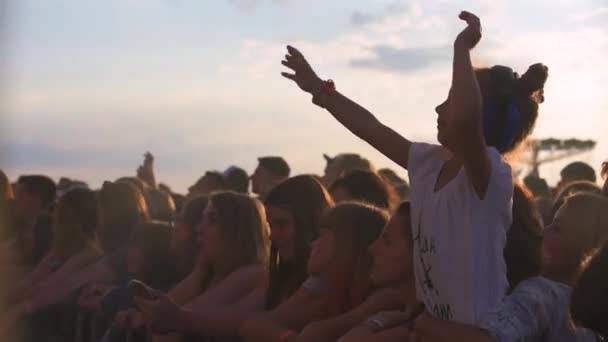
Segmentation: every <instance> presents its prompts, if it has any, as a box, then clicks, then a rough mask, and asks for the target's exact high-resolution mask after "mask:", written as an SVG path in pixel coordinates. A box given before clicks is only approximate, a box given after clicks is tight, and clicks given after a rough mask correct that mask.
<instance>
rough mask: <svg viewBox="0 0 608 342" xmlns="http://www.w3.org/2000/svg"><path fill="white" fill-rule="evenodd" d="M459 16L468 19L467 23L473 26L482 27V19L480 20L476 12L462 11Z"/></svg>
mask: <svg viewBox="0 0 608 342" xmlns="http://www.w3.org/2000/svg"><path fill="white" fill-rule="evenodd" d="M458 18H460V19H462V20H464V21H466V23H467V24H468V25H469V26H472V27H475V28H478V27H481V21H480V20H479V17H477V16H476V15H475V14H473V13H471V12H467V11H462V12H460V15H458Z"/></svg>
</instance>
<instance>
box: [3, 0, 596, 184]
mask: <svg viewBox="0 0 608 342" xmlns="http://www.w3.org/2000/svg"><path fill="white" fill-rule="evenodd" d="M0 6H1V7H0V58H1V59H0V76H1V77H0V97H1V98H0V111H1V112H0V113H1V114H2V117H1V121H0V168H2V169H3V170H4V171H5V172H6V173H7V174H8V176H9V177H10V178H11V179H15V178H16V177H18V175H20V174H25V173H43V174H47V175H50V176H52V177H54V178H56V179H57V178H58V177H60V176H67V177H71V178H76V179H82V180H85V181H87V182H89V183H90V184H91V185H92V186H94V187H95V186H99V185H100V184H101V182H102V181H103V180H112V179H115V178H118V177H119V176H124V175H133V174H134V173H135V170H136V168H137V166H138V165H139V164H140V163H141V161H142V159H143V154H144V152H145V151H151V152H152V153H153V154H154V155H155V157H156V173H157V179H159V180H160V181H163V182H166V183H168V184H169V185H171V186H172V187H173V188H174V189H175V190H178V191H184V190H185V189H186V188H187V186H188V185H190V184H192V183H193V182H194V181H195V180H196V179H197V178H198V177H199V176H200V175H202V174H203V173H204V172H205V171H206V170H224V169H225V168H227V167H228V166H230V165H233V164H236V165H239V166H241V167H244V168H245V169H246V170H248V171H249V172H251V171H253V169H254V168H255V166H256V163H257V157H259V156H267V155H281V156H284V157H285V158H286V159H287V161H288V162H289V163H290V164H291V166H292V169H293V171H294V173H303V172H306V173H317V174H320V173H322V171H323V167H324V160H323V158H322V154H323V153H327V154H330V155H333V154H337V153H340V152H351V151H352V152H358V153H361V154H363V155H365V156H367V157H369V158H370V159H371V160H372V161H373V162H374V163H376V165H377V166H379V167H385V166H388V167H393V168H395V169H396V168H397V167H396V166H395V165H394V164H392V163H391V162H390V161H389V160H387V159H386V158H385V157H383V156H382V155H381V154H379V153H378V152H376V151H374V150H373V149H372V148H370V147H369V146H367V145H366V144H365V143H364V142H362V141H360V140H358V139H357V138H356V137H354V136H353V135H351V134H350V133H349V132H348V131H347V130H346V129H344V128H343V127H341V126H340V125H339V124H338V123H337V122H336V121H335V120H334V119H333V118H332V117H331V115H330V114H329V113H327V112H325V111H323V110H322V109H320V108H317V107H316V106H314V105H313V104H311V102H310V96H308V95H307V94H305V93H303V92H302V91H300V90H299V89H298V88H297V87H296V86H295V85H294V84H291V83H290V82H289V81H288V80H285V79H283V78H282V77H281V76H280V72H281V71H284V70H283V69H282V66H281V65H280V61H281V59H282V57H283V55H284V54H285V45H287V44H292V45H294V46H296V47H298V48H299V49H300V50H301V51H302V52H303V53H304V54H305V55H306V56H307V58H308V59H309V61H310V63H311V64H312V65H313V67H314V68H315V69H316V70H317V72H318V74H319V75H320V76H321V77H324V78H331V79H333V80H334V81H335V82H336V85H337V87H338V89H339V90H340V91H341V92H342V93H344V94H346V95H347V96H349V97H351V98H352V99H354V100H355V101H357V102H359V103H360V104H362V105H363V106H365V107H366V108H368V109H369V110H370V111H372V112H373V113H374V114H375V115H376V116H377V117H378V118H379V119H380V120H381V121H383V122H385V123H386V124H388V125H389V126H391V127H393V128H394V129H395V130H397V131H398V132H400V133H402V134H403V135H404V136H406V137H407V138H409V139H411V140H415V141H426V142H435V141H436V139H435V136H436V132H435V130H436V128H435V127H436V118H435V113H434V108H435V106H436V105H437V104H438V103H440V102H442V101H443V99H444V98H445V96H446V94H447V91H448V89H449V87H450V77H451V49H450V46H451V44H452V42H453V40H454V38H455V36H456V35H457V33H458V32H459V31H460V30H461V29H462V28H463V24H462V22H460V21H459V20H458V19H457V15H458V13H459V12H460V10H465V9H466V10H469V11H472V12H474V13H477V14H478V15H479V16H480V17H481V20H482V24H483V28H484V29H483V32H484V37H483V38H482V41H481V43H480V44H479V46H478V47H477V48H476V49H475V50H474V51H473V60H474V63H475V65H476V66H492V65H495V64H501V65H508V66H511V67H513V68H514V69H515V70H516V71H518V72H519V73H520V74H521V73H523V72H525V71H526V69H527V67H528V66H529V65H531V64H534V63H536V62H543V63H545V64H546V65H547V66H548V67H549V73H550V76H549V80H548V82H547V85H546V87H545V99H546V101H545V103H543V104H542V105H541V112H540V117H539V120H538V122H537V127H536V130H535V132H534V137H537V138H545V137H557V138H570V137H578V138H583V139H595V140H597V141H598V146H597V148H596V149H595V150H594V151H592V152H589V153H586V154H583V155H581V156H579V157H578V159H581V160H584V161H586V162H588V163H590V164H591V165H592V166H594V167H599V165H600V163H601V162H602V161H603V160H604V159H608V138H607V136H606V133H607V132H608V96H606V95H607V94H608V64H607V63H605V61H606V58H607V56H608V2H606V0H577V1H574V0H463V1H460V0H425V1H411V0H331V1H325V0H214V1H211V0H203V1H200V0H104V1H98V0H97V1H94V0H0ZM561 166H563V163H556V164H552V165H550V166H547V167H544V168H542V169H541V172H542V175H543V176H545V177H547V178H548V179H549V180H550V181H551V182H555V181H556V177H557V176H558V173H559V169H560V168H561ZM401 173H402V174H403V175H405V174H406V173H405V171H403V172H401Z"/></svg>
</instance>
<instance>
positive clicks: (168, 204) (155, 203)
mask: <svg viewBox="0 0 608 342" xmlns="http://www.w3.org/2000/svg"><path fill="white" fill-rule="evenodd" d="M146 203H147V204H148V210H149V212H150V218H151V219H152V220H159V221H165V222H168V221H170V220H171V217H173V214H174V213H175V203H174V202H173V198H172V197H171V195H169V194H168V193H166V192H164V191H160V190H156V189H152V190H150V191H148V196H147V201H146Z"/></svg>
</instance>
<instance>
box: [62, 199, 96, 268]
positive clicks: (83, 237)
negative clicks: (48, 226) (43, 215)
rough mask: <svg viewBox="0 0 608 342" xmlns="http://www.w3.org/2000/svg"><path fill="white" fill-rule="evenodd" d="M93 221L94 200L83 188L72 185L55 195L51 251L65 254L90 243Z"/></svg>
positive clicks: (93, 237)
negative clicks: (68, 189) (65, 190)
mask: <svg viewBox="0 0 608 342" xmlns="http://www.w3.org/2000/svg"><path fill="white" fill-rule="evenodd" d="M96 225H97V200H96V198H95V193H94V192H93V191H91V190H87V189H74V190H71V191H69V192H67V193H66V194H64V195H63V196H61V198H60V199H59V202H58V203H57V206H56V207H55V212H54V220H53V246H52V249H53V252H54V253H56V254H57V255H58V256H60V257H61V258H69V257H71V256H73V255H74V254H76V253H78V252H80V251H81V250H82V249H83V248H85V247H87V246H92V244H93V242H94V239H95V228H96Z"/></svg>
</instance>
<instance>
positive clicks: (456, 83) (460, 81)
mask: <svg viewBox="0 0 608 342" xmlns="http://www.w3.org/2000/svg"><path fill="white" fill-rule="evenodd" d="M459 17H460V19H462V20H464V21H466V22H467V27H466V28H465V29H464V30H463V31H462V32H461V33H460V34H459V35H458V37H457V38H456V41H455V42H454V63H453V74H452V88H451V90H450V106H451V107H450V110H451V115H452V116H453V117H452V119H453V124H454V125H455V129H456V130H457V134H456V136H457V138H458V139H459V140H460V141H459V143H456V144H454V149H455V150H454V151H452V152H454V154H456V155H457V156H458V157H459V158H461V159H462V161H463V163H464V168H465V170H466V173H467V176H468V179H469V181H470V182H471V183H472V184H473V187H474V188H475V191H476V192H477V195H478V196H479V198H481V199H483V198H484V197H485V194H486V190H487V188H488V183H489V180H490V175H491V173H492V169H491V163H490V159H489V158H488V155H487V150H486V142H485V138H484V133H483V112H482V96H481V90H480V88H479V83H478V81H477V76H476V74H475V70H474V68H473V65H472V63H471V53H470V51H471V49H473V48H474V47H475V46H476V45H477V43H479V40H480V39H481V23H480V21H479V18H477V17H476V16H475V15H473V14H471V13H468V12H462V13H461V14H460V16H459Z"/></svg>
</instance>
